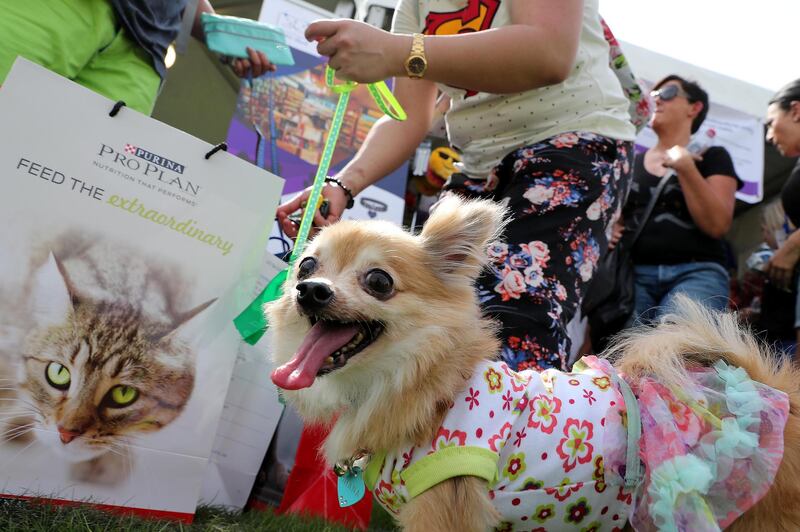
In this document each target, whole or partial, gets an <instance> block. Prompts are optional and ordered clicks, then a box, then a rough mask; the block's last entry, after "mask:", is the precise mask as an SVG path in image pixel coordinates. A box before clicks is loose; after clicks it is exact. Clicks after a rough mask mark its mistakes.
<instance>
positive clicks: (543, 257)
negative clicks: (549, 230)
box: [520, 240, 550, 268]
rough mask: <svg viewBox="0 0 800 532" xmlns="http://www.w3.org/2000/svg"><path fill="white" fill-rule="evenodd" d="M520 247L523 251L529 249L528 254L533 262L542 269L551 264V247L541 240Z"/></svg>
mask: <svg viewBox="0 0 800 532" xmlns="http://www.w3.org/2000/svg"><path fill="white" fill-rule="evenodd" d="M520 247H521V248H522V249H526V248H527V252H528V254H529V255H530V256H531V259H532V260H533V262H534V263H536V264H538V265H539V266H541V267H542V268H544V267H546V266H547V263H548V262H550V247H549V246H548V245H547V243H545V242H542V241H541V240H534V241H533V242H530V243H528V245H527V246H526V245H525V244H522V245H521V246H520Z"/></svg>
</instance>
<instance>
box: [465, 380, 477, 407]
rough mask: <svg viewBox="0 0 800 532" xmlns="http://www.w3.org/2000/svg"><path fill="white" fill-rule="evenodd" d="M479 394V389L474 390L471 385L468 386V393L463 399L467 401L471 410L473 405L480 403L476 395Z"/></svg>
mask: <svg viewBox="0 0 800 532" xmlns="http://www.w3.org/2000/svg"><path fill="white" fill-rule="evenodd" d="M480 394H481V392H480V390H476V389H475V388H473V387H472V386H470V387H469V395H468V396H467V397H465V398H464V400H465V401H466V402H467V403H469V409H470V410H472V409H473V408H474V407H476V406H478V405H480V404H481V403H480V401H478V396H479V395H480Z"/></svg>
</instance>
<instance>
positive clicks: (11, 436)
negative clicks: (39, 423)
mask: <svg viewBox="0 0 800 532" xmlns="http://www.w3.org/2000/svg"><path fill="white" fill-rule="evenodd" d="M32 430H33V425H26V426H22V427H17V428H16V429H13V430H10V431H8V432H5V433H3V434H0V443H7V442H10V441H13V440H15V439H16V438H19V437H20V436H23V435H25V434H27V433H29V432H30V431H32Z"/></svg>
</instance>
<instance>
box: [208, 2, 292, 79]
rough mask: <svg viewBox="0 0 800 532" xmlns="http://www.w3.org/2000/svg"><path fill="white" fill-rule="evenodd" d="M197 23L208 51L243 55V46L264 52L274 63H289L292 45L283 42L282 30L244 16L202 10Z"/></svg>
mask: <svg viewBox="0 0 800 532" xmlns="http://www.w3.org/2000/svg"><path fill="white" fill-rule="evenodd" d="M200 23H201V24H202V25H203V32H204V33H205V35H206V45H207V46H208V49H209V50H211V51H212V52H216V53H218V54H221V55H226V56H230V57H239V58H242V59H247V47H248V46H249V47H250V48H253V49H254V50H259V51H261V52H264V55H266V56H267V59H269V60H270V62H271V63H272V64H274V65H279V66H292V65H294V57H293V56H292V49H291V48H289V45H287V44H286V35H284V33H283V30H282V29H280V28H278V27H275V26H270V25H269V24H263V23H261V22H256V21H255V20H250V19H246V18H238V17H224V16H221V15H212V14H210V13H202V14H201V15H200Z"/></svg>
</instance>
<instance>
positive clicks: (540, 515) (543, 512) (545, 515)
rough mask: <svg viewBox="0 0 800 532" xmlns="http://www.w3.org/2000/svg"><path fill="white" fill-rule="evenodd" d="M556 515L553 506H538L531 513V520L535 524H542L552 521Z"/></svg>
mask: <svg viewBox="0 0 800 532" xmlns="http://www.w3.org/2000/svg"><path fill="white" fill-rule="evenodd" d="M555 515H556V507H555V505H554V504H540V505H539V506H537V507H536V511H535V512H533V519H534V520H535V521H536V522H537V523H544V522H545V521H547V520H548V519H552V518H553V516H555Z"/></svg>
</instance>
